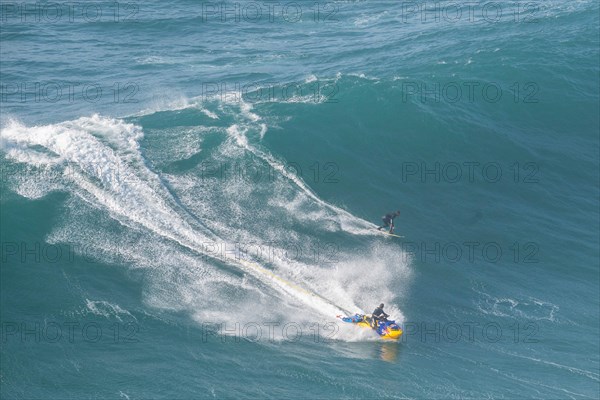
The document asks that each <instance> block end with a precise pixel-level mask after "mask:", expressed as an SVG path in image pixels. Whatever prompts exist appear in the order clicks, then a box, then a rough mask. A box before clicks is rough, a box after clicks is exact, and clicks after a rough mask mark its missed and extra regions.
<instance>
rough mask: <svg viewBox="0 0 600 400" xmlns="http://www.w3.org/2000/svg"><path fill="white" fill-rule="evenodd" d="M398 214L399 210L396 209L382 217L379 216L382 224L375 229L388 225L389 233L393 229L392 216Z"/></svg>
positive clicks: (394, 216)
mask: <svg viewBox="0 0 600 400" xmlns="http://www.w3.org/2000/svg"><path fill="white" fill-rule="evenodd" d="M398 215H400V212H399V211H396V212H395V213H389V214H385V215H384V216H383V217H381V220H382V221H383V226H380V227H379V228H377V230H381V229H382V228H387V227H389V228H390V233H392V232H393V231H394V218H396V217H397V216H398Z"/></svg>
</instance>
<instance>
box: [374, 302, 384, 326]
mask: <svg viewBox="0 0 600 400" xmlns="http://www.w3.org/2000/svg"><path fill="white" fill-rule="evenodd" d="M371 315H372V317H373V326H377V325H378V324H379V322H380V321H386V320H387V317H388V315H387V314H386V313H384V312H383V308H381V307H377V308H376V309H375V311H373V314H371Z"/></svg>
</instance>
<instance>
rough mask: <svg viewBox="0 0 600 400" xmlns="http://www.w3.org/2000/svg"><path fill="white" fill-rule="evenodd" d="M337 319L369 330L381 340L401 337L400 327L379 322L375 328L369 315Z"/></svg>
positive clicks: (395, 324) (389, 322) (389, 321)
mask: <svg viewBox="0 0 600 400" xmlns="http://www.w3.org/2000/svg"><path fill="white" fill-rule="evenodd" d="M337 317H338V318H339V319H341V320H342V321H344V322H348V323H351V324H356V325H358V326H360V327H362V328H371V329H373V330H374V331H375V332H377V334H378V335H379V336H381V337H382V338H383V339H394V340H397V339H399V338H400V336H401V335H402V329H400V326H398V324H397V323H396V321H391V320H387V321H381V322H379V323H378V324H377V326H374V325H373V318H372V317H371V316H370V315H363V314H355V315H353V316H351V317H344V316H342V315H338V316H337Z"/></svg>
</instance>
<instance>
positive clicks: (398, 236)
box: [376, 229, 404, 238]
mask: <svg viewBox="0 0 600 400" xmlns="http://www.w3.org/2000/svg"><path fill="white" fill-rule="evenodd" d="M376 230H377V232H379V233H381V234H383V235H388V236H393V237H397V238H403V237H404V236H400V235H396V234H394V233H389V232H384V231H380V230H378V229H376Z"/></svg>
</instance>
